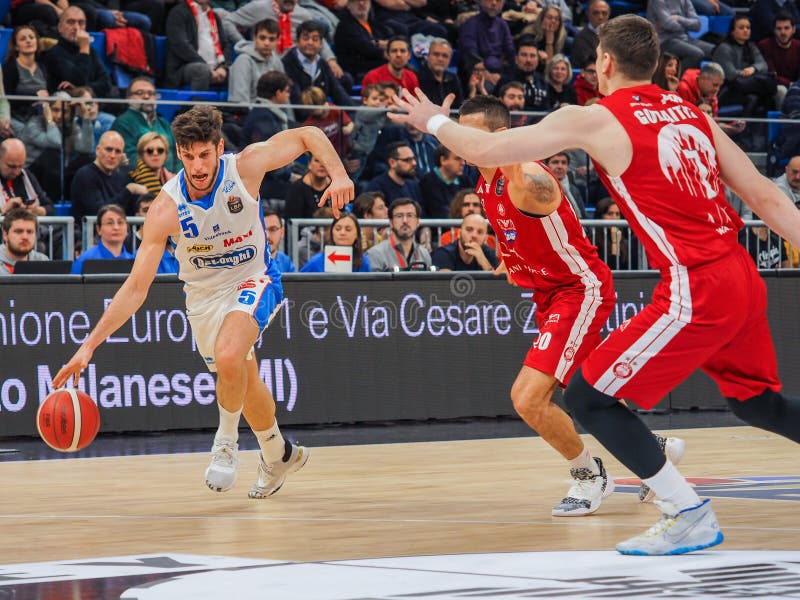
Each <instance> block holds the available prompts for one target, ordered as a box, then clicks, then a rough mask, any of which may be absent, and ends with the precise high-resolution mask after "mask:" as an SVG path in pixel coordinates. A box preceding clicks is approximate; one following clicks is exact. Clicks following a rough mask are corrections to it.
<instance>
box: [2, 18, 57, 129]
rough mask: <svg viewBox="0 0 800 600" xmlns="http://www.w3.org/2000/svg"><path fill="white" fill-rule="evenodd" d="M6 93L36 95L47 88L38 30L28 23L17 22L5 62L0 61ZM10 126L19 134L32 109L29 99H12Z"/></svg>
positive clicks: (32, 105)
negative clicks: (40, 56) (40, 54)
mask: <svg viewBox="0 0 800 600" xmlns="http://www.w3.org/2000/svg"><path fill="white" fill-rule="evenodd" d="M3 87H4V90H5V93H6V94H11V95H15V96H36V95H39V92H40V91H45V92H46V91H47V73H46V72H45V69H44V65H43V64H42V63H41V61H40V60H39V34H38V33H36V30H35V29H34V28H33V27H32V26H30V25H20V26H19V27H17V28H15V29H14V31H13V32H12V33H11V40H9V43H8V52H7V54H6V62H5V64H4V65H3ZM10 105H11V128H12V129H13V130H14V132H15V133H16V135H19V134H20V132H21V131H22V129H23V127H24V126H25V122H26V121H27V120H28V119H29V118H30V117H31V115H32V114H33V112H34V110H35V109H34V104H33V103H32V102H30V101H29V100H12V101H11V102H10Z"/></svg>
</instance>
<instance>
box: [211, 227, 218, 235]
mask: <svg viewBox="0 0 800 600" xmlns="http://www.w3.org/2000/svg"><path fill="white" fill-rule="evenodd" d="M211 231H213V232H214V233H217V232H218V231H219V225H214V226H213V227H212V228H211Z"/></svg>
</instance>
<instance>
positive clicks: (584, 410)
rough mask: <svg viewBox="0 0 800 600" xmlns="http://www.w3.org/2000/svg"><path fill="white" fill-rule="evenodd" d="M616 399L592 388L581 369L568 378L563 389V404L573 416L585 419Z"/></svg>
mask: <svg viewBox="0 0 800 600" xmlns="http://www.w3.org/2000/svg"><path fill="white" fill-rule="evenodd" d="M617 402H618V400H617V399H616V398H613V397H611V396H608V395H606V394H604V393H603V392H601V391H599V390H596V389H595V388H593V387H592V386H591V385H590V384H589V382H588V381H586V379H585V378H584V376H583V371H582V370H581V369H578V370H577V371H575V374H574V375H573V376H572V379H570V382H569V385H567V389H566V390H565V391H564V404H566V405H567V409H568V410H569V412H570V413H571V414H572V416H573V417H574V418H576V419H577V420H578V421H581V422H583V421H585V420H586V418H587V417H589V416H590V415H591V413H592V411H594V410H597V409H601V408H608V407H609V406H613V405H614V404H616V403H617Z"/></svg>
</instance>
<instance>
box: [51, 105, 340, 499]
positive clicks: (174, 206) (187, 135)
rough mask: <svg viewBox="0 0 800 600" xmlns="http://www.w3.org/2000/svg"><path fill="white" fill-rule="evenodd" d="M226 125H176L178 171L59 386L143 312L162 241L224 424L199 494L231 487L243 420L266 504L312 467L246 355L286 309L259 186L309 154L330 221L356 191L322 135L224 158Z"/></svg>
mask: <svg viewBox="0 0 800 600" xmlns="http://www.w3.org/2000/svg"><path fill="white" fill-rule="evenodd" d="M221 131H222V115H221V113H220V112H219V111H218V110H217V109H215V108H213V107H210V106H200V107H195V108H193V109H191V110H189V111H188V112H186V113H184V114H182V115H180V116H179V117H177V118H176V119H175V120H174V122H173V124H172V133H173V135H174V137H175V144H176V149H177V153H178V158H179V159H180V160H181V162H182V163H183V170H181V171H180V172H179V173H178V175H177V177H174V178H173V179H171V180H170V181H169V182H168V183H167V184H166V185H165V186H164V187H163V188H162V190H161V192H160V193H159V195H158V196H157V197H156V199H155V201H154V202H153V205H152V206H151V207H150V210H149V211H148V213H147V216H146V218H145V223H146V227H145V228H144V237H143V240H142V243H141V245H140V246H139V251H138V252H137V254H136V261H135V263H134V266H133V270H132V271H131V274H130V277H128V279H127V280H126V281H125V283H124V284H123V285H122V287H121V288H120V290H119V291H118V292H117V294H116V295H115V296H114V299H113V300H112V302H111V304H110V305H109V306H108V308H107V309H106V312H105V313H104V314H103V317H102V318H101V319H100V321H99V322H98V324H97V326H96V327H95V328H94V329H93V330H92V332H91V334H89V336H88V337H87V339H86V341H85V342H83V344H82V345H81V347H80V348H79V349H78V351H77V352H76V353H75V355H74V356H73V357H72V358H71V359H70V361H69V362H68V363H67V364H66V365H65V366H64V367H63V368H62V369H61V370H60V371H59V372H58V374H57V375H56V376H55V378H54V379H53V385H54V386H55V387H57V388H58V387H61V386H63V385H65V384H66V383H67V382H68V381H69V380H70V378H74V381H75V384H76V385H77V382H78V378H79V377H80V373H81V371H82V370H83V369H85V368H86V367H87V365H88V364H89V361H90V360H91V358H92V354H93V353H94V350H95V349H96V348H97V347H98V346H99V345H100V344H101V343H102V342H103V340H105V339H106V338H107V337H108V336H110V335H111V334H112V333H114V332H115V331H116V330H117V329H118V328H119V327H121V326H122V325H123V324H124V323H125V322H126V321H127V320H128V319H129V318H130V317H131V316H132V315H133V314H134V313H135V312H136V311H137V310H138V309H139V307H140V306H141V305H142V303H143V302H144V300H145V298H146V296H147V292H148V290H149V288H150V284H151V283H152V282H153V279H154V277H155V275H156V271H157V269H158V264H159V262H160V260H161V257H162V255H163V253H164V246H165V245H166V244H167V242H168V241H169V242H170V243H172V244H173V245H174V247H175V257H176V258H177V259H178V261H179V263H180V271H179V274H178V276H179V277H180V279H181V280H183V281H184V283H185V287H184V291H185V292H186V309H187V315H188V317H189V321H190V323H191V326H192V332H193V334H194V337H195V339H196V341H197V348H198V350H199V352H200V353H201V355H202V356H203V359H204V360H205V362H206V365H207V366H208V368H209V369H210V370H211V371H216V373H217V385H216V392H217V403H218V406H219V413H220V422H219V428H218V429H217V432H216V435H215V437H214V444H213V447H212V451H211V464H210V465H209V467H208V469H207V470H206V485H207V486H208V487H209V488H211V489H212V490H215V491H218V492H224V491H227V490H229V489H231V488H232V487H233V486H234V484H235V483H236V474H237V468H238V462H239V461H238V448H239V446H238V435H239V433H238V432H239V429H238V428H239V420H240V416H241V415H242V413H244V417H245V419H246V420H247V422H248V423H249V424H250V427H251V428H252V430H253V432H254V433H255V435H256V438H257V439H258V444H259V446H260V449H261V453H260V461H259V470H258V480H257V481H256V483H255V485H254V486H253V487H252V488H251V489H250V491H249V496H250V497H251V498H266V497H268V496H270V495H272V494H274V493H275V492H277V491H278V489H280V487H281V486H282V485H283V482H284V480H285V479H286V477H287V476H288V475H289V474H291V473H293V472H295V471H297V470H298V469H299V468H301V467H302V466H303V465H304V464H305V463H306V461H307V460H308V450H307V449H306V448H303V447H302V446H295V445H293V444H291V443H289V442H288V441H285V440H284V439H283V436H282V435H281V432H280V430H279V429H278V424H277V422H276V420H275V401H274V399H273V398H272V395H271V394H270V392H269V390H268V389H267V387H266V385H265V384H264V382H263V381H262V380H261V378H260V377H259V374H258V366H257V363H256V360H255V356H254V353H253V345H254V344H255V342H256V341H257V340H258V337H259V335H260V334H261V331H262V330H263V329H264V328H265V327H266V326H267V325H268V324H269V322H270V320H271V319H272V318H273V317H274V316H275V314H276V313H277V311H278V309H279V308H280V303H281V300H282V298H283V288H282V286H281V281H280V271H278V269H277V267H276V265H275V264H274V263H273V261H272V259H271V258H270V255H269V248H268V245H267V238H266V231H265V229H264V220H263V217H262V213H261V202H260V199H259V197H258V191H259V186H260V185H261V180H262V179H263V177H264V173H266V172H267V171H272V170H274V169H278V168H280V167H283V166H285V165H287V164H289V163H291V162H292V161H293V160H294V159H295V158H297V157H298V156H300V155H302V154H304V153H305V152H311V153H312V154H313V155H314V156H315V157H316V158H317V159H319V160H320V161H321V162H322V163H323V164H324V165H325V167H326V169H327V170H328V173H329V174H330V176H331V184H330V186H329V187H328V189H327V190H326V191H325V193H324V194H323V195H322V198H321V199H320V205H323V204H325V203H326V202H327V201H328V200H330V203H331V206H332V208H333V212H334V214H335V215H337V216H338V213H339V210H340V209H341V208H342V207H344V205H345V204H346V203H347V202H349V201H350V200H352V199H353V193H354V189H353V182H352V181H350V179H349V178H348V177H347V174H346V172H345V169H344V166H343V165H342V162H341V160H340V159H339V157H338V155H337V154H336V151H335V150H334V149H333V146H332V145H331V143H330V142H329V141H328V138H327V137H326V136H325V134H324V133H323V132H322V130H320V129H318V128H316V127H300V128H298V129H289V130H286V131H283V132H281V133H278V134H277V135H275V136H273V137H271V138H270V139H268V140H267V141H265V142H258V143H255V144H251V145H250V146H247V147H246V148H245V149H244V150H242V151H241V152H240V153H239V154H236V155H232V154H226V155H223V149H224V142H223V140H222V135H221Z"/></svg>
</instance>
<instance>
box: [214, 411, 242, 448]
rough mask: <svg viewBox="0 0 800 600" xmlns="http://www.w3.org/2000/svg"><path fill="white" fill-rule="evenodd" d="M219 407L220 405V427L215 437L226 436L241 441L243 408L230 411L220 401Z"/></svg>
mask: <svg viewBox="0 0 800 600" xmlns="http://www.w3.org/2000/svg"><path fill="white" fill-rule="evenodd" d="M217 407H219V427H218V428H217V435H215V436H214V439H217V438H223V437H224V438H228V439H231V440H233V441H234V442H237V441H239V418H240V417H241V416H242V409H241V408H240V409H239V410H237V411H236V412H230V411H229V410H226V409H225V407H223V406H222V404H220V403H219V402H217Z"/></svg>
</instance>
